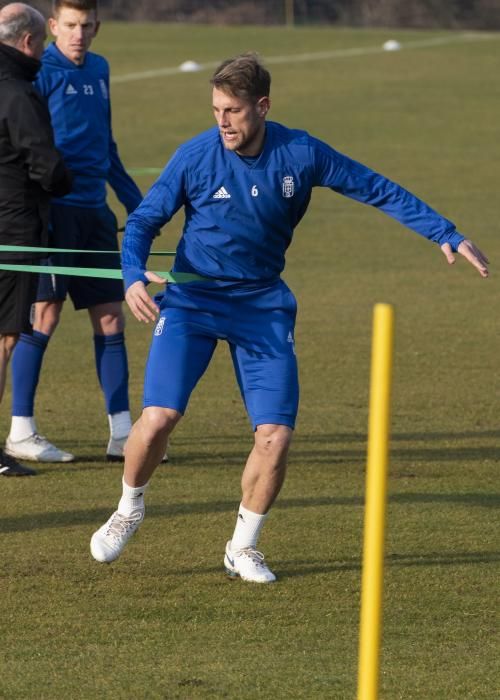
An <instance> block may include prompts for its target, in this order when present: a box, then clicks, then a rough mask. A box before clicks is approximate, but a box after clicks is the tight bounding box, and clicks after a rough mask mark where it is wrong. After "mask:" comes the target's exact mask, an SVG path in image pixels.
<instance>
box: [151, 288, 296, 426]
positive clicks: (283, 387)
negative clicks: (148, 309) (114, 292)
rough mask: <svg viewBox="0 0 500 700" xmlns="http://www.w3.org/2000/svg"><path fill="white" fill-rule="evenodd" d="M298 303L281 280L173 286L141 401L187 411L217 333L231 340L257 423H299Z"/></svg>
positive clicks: (163, 304) (237, 370) (164, 304)
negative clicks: (258, 283) (253, 285)
mask: <svg viewBox="0 0 500 700" xmlns="http://www.w3.org/2000/svg"><path fill="white" fill-rule="evenodd" d="M296 313H297V304H296V301H295V297H294V296H293V294H292V292H291V291H290V290H289V289H288V287H287V286H286V284H285V283H284V282H283V281H282V280H278V281H277V282H275V283H272V284H271V285H270V286H267V287H259V288H258V289H255V288H253V289H252V288H249V287H246V288H244V287H243V286H238V288H236V287H230V288H228V287H222V288H221V287H216V286H215V285H213V286H212V285H208V284H199V283H195V284H183V285H175V284H171V285H168V287H167V291H166V293H165V296H164V297H163V300H162V302H161V305H160V317H159V319H158V322H157V324H156V327H155V329H154V331H153V338H152V341H151V347H150V351H149V357H148V361H147V365H146V375H145V382H144V407H147V406H162V407H164V408H172V409H175V410H176V411H179V412H180V413H184V412H185V410H186V407H187V404H188V401H189V397H190V395H191V392H192V391H193V389H194V387H195V386H196V384H197V382H198V380H199V379H200V378H201V377H202V375H203V373H204V372H205V370H206V369H207V367H208V364H209V362H210V359H211V358H212V355H213V353H214V350H215V347H216V345H217V341H218V340H226V341H227V343H228V344H229V348H230V351H231V357H232V360H233V365H234V370H235V373H236V378H237V380H238V384H239V387H240V391H241V395H242V397H243V401H244V403H245V408H246V410H247V413H248V415H249V417H250V420H251V421H252V425H253V428H254V430H255V429H256V427H257V426H258V425H262V424H264V423H273V424H277V425H288V426H289V427H290V428H293V427H294V426H295V418H296V416H297V409H298V402H299V383H298V371H297V358H296V356H295V345H294V328H295V317H296Z"/></svg>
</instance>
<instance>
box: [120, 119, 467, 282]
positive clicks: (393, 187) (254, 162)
mask: <svg viewBox="0 0 500 700" xmlns="http://www.w3.org/2000/svg"><path fill="white" fill-rule="evenodd" d="M318 186H319V187H329V188H331V189H332V190H334V191H335V192H338V193H340V194H343V195H346V196H347V197H351V198H352V199H356V200H358V201H360V202H363V203H364V204H370V205H372V206H374V207H377V208H378V209H380V210H381V211H383V212H385V213H386V214H388V215H389V216H392V217H393V218H395V219H397V220H398V221H400V222H401V223H402V224H404V225H405V226H408V227H409V228H411V229H413V230H414V231H416V232H417V233H419V234H421V235H422V236H425V237H426V238H428V239H429V240H431V241H434V242H436V243H438V244H443V243H445V242H449V243H450V244H451V246H452V248H453V249H454V250H456V248H457V246H458V245H459V243H460V242H461V241H462V240H463V238H464V237H463V236H462V235H460V234H459V233H458V232H457V231H456V228H455V225H454V224H453V223H452V222H451V221H448V220H447V219H445V218H443V217H442V216H440V215H439V214H438V213H437V212H435V211H434V210H433V209H431V208H430V207H429V206H428V205H427V204H425V202H423V201H422V200H420V199H418V198H417V197H415V196H414V195H413V194H411V193H410V192H408V191H407V190H405V189H403V188H402V187H400V186H399V185H398V184H396V183H394V182H391V181H390V180H388V179H387V178H385V177H384V176H383V175H380V174H378V173H376V172H374V171H373V170H371V169H370V168H368V167H366V166H364V165H362V164H361V163H358V162H356V161H354V160H351V159H350V158H348V157H347V156H345V155H343V154H341V153H339V152H338V151H335V150H334V149H333V148H331V147H330V146H329V145H327V144H326V143H323V142H322V141H319V140H318V139H316V138H313V137H312V136H310V135H309V134H308V133H306V132H305V131H298V130H295V129H288V128H286V127H284V126H282V125H281V124H277V123H275V122H266V136H265V142H264V148H263V150H262V152H261V154H260V155H259V156H258V157H257V158H255V159H248V158H247V159H243V158H240V157H239V156H238V155H237V154H236V153H235V152H233V151H229V150H227V149H226V148H224V145H223V143H222V141H221V138H220V135H219V131H218V128H217V127H214V128H213V129H210V130H209V131H206V132H204V133H202V134H200V135H199V136H197V137H195V138H194V139H192V140H190V141H188V142H187V143H185V144H184V145H182V146H181V147H180V148H179V149H178V150H177V151H176V152H175V154H174V155H173V157H172V159H171V160H170V162H169V163H168V164H167V166H166V167H165V169H164V171H163V173H162V174H161V175H160V177H159V179H158V180H157V182H156V183H155V184H154V185H153V187H152V188H151V190H150V191H149V192H148V194H147V195H146V197H145V199H144V200H143V202H142V203H141V205H140V206H139V207H138V208H137V209H136V210H135V212H134V213H133V214H132V215H131V216H130V217H129V219H128V222H127V227H126V233H125V238H124V243H123V249H122V267H123V273H124V278H125V283H126V287H128V286H130V285H131V284H132V283H133V282H135V281H137V280H143V281H145V278H144V270H145V267H146V260H147V257H148V253H149V250H150V247H151V241H152V239H153V237H154V235H155V233H156V232H157V230H158V229H159V228H160V227H161V226H163V225H164V224H165V223H166V222H167V221H169V220H170V219H171V218H172V216H173V215H174V214H175V212H176V211H177V210H178V209H180V207H182V206H183V207H184V208H185V223H184V230H183V234H182V237H181V239H180V242H179V244H178V247H177V255H176V259H175V265H174V270H175V271H178V272H194V273H197V274H200V275H202V276H204V277H208V278H214V279H217V280H221V281H222V282H224V281H227V282H228V283H234V282H250V283H257V284H260V283H267V282H269V281H271V280H273V279H275V278H277V277H279V275H280V273H281V272H282V270H283V268H284V266H285V252H286V249H287V248H288V246H289V245H290V242H291V239H292V235H293V230H294V228H295V227H296V226H297V224H298V223H299V221H300V220H301V218H302V217H303V215H304V214H305V212H306V209H307V207H308V204H309V201H310V197H311V190H312V188H313V187H318Z"/></svg>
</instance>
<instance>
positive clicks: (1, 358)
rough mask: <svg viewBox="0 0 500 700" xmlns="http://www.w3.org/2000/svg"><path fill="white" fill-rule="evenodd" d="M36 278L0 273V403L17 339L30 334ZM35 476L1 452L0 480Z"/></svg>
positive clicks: (24, 274) (26, 274)
mask: <svg viewBox="0 0 500 700" xmlns="http://www.w3.org/2000/svg"><path fill="white" fill-rule="evenodd" d="M36 283H37V277H36V275H33V274H30V273H15V272H7V271H5V272H2V273H0V403H1V402H2V398H3V394H4V390H5V382H6V376H7V367H8V364H9V360H10V358H11V356H12V353H13V351H14V348H15V346H16V343H17V342H18V340H19V336H20V334H21V333H22V332H24V331H29V330H31V326H30V323H29V314H30V308H31V304H32V302H33V300H34V298H35V294H36ZM35 474H36V472H35V471H34V470H33V469H29V468H28V467H25V466H24V465H22V464H19V462H17V460H15V459H14V458H13V457H11V456H9V455H7V454H6V453H5V452H4V451H3V450H0V475H1V476H33V475H35Z"/></svg>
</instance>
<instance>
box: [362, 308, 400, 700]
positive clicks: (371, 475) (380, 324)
mask: <svg viewBox="0 0 500 700" xmlns="http://www.w3.org/2000/svg"><path fill="white" fill-rule="evenodd" d="M393 326H394V310H393V307H392V306H390V305H389V304H376V305H375V307H374V309H373V338H372V360H371V381H370V415H369V425H368V462H367V474H366V502H365V523H364V545H363V575H362V581H361V624H360V636H359V666H358V700H377V698H378V679H379V649H380V638H381V628H382V590H383V574H384V530H385V503H386V492H387V462H388V453H389V420H390V395H391V374H392V345H393Z"/></svg>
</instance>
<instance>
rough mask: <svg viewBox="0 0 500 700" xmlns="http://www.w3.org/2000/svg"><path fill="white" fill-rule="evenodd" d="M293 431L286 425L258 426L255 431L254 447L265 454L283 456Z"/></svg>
mask: <svg viewBox="0 0 500 700" xmlns="http://www.w3.org/2000/svg"><path fill="white" fill-rule="evenodd" d="M292 435H293V431H292V430H291V428H289V427H288V426H286V425H259V426H258V427H257V430H256V431H255V446H256V447H257V449H258V450H261V451H262V452H264V453H266V454H275V455H277V456H281V455H285V454H286V453H287V452H288V448H289V447H290V442H291V440H292Z"/></svg>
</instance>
